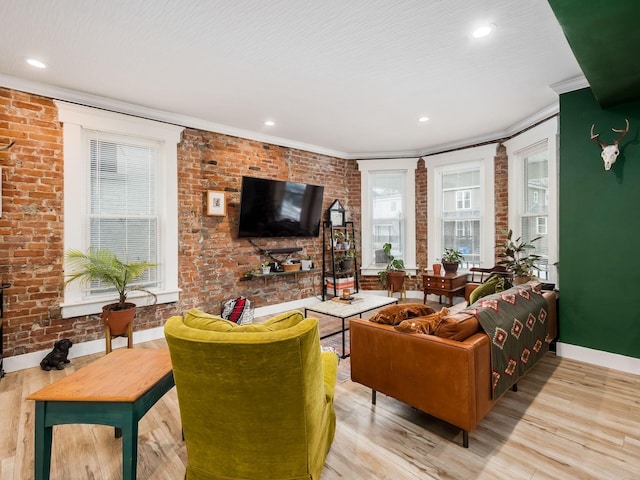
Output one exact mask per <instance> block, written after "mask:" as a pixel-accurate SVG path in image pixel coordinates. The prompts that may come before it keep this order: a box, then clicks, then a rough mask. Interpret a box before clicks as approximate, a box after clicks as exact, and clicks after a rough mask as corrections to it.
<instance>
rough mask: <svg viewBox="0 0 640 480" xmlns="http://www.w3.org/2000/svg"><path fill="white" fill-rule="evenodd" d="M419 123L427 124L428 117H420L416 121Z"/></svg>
mask: <svg viewBox="0 0 640 480" xmlns="http://www.w3.org/2000/svg"><path fill="white" fill-rule="evenodd" d="M418 121H419V122H428V121H429V117H420V118H419V119H418Z"/></svg>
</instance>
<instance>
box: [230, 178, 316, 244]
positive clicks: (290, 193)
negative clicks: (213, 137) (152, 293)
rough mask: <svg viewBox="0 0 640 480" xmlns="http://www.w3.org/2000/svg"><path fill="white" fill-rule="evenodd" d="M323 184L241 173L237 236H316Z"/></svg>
mask: <svg viewBox="0 0 640 480" xmlns="http://www.w3.org/2000/svg"><path fill="white" fill-rule="evenodd" d="M323 194H324V187H323V186H318V185H308V184H306V183H295V182H285V181H281V180H271V179H266V178H254V177H242V192H241V195H240V222H239V225H238V237H317V236H318V235H319V234H320V218H321V216H322V195H323Z"/></svg>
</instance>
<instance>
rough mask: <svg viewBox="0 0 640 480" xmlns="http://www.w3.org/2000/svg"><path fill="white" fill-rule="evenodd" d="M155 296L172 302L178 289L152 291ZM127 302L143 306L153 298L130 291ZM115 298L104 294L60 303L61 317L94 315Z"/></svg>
mask: <svg viewBox="0 0 640 480" xmlns="http://www.w3.org/2000/svg"><path fill="white" fill-rule="evenodd" d="M154 293H155V294H156V296H157V302H156V304H159V303H172V302H177V301H178V300H179V299H180V290H172V291H161V292H154ZM127 301H128V302H132V303H135V304H136V305H138V306H140V307H145V306H147V305H151V304H152V303H153V298H152V297H149V295H145V294H143V293H137V294H136V293H135V292H134V293H131V294H130V295H129V297H128V298H127ZM114 302H115V299H114V297H112V296H109V297H107V296H105V297H100V298H96V299H91V300H86V301H83V302H76V303H68V304H65V303H63V304H61V305H60V307H61V309H62V318H74V317H81V316H83V315H94V314H96V313H101V312H102V307H103V306H105V305H108V304H110V303H114Z"/></svg>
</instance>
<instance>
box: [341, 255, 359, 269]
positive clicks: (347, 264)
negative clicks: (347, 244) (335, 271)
mask: <svg viewBox="0 0 640 480" xmlns="http://www.w3.org/2000/svg"><path fill="white" fill-rule="evenodd" d="M355 257H356V253H355V252H354V251H353V250H349V251H348V252H347V253H345V254H344V256H343V257H342V261H341V262H340V267H341V270H351V268H352V267H353V259H354V258H355Z"/></svg>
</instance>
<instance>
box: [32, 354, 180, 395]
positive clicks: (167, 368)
mask: <svg viewBox="0 0 640 480" xmlns="http://www.w3.org/2000/svg"><path fill="white" fill-rule="evenodd" d="M171 369H172V367H171V357H170V356H169V350H168V349H149V348H119V349H117V350H114V351H113V352H111V353H110V354H108V355H106V356H104V357H102V358H100V359H99V360H96V361H95V362H93V363H91V364H89V365H87V366H86V367H83V368H81V369H80V370H78V371H76V372H74V373H72V374H71V375H69V376H67V377H64V378H62V379H60V380H58V381H56V382H54V383H52V384H50V385H47V386H46V387H44V388H42V389H40V390H38V391H37V392H34V393H32V394H31V395H29V396H28V397H27V400H46V401H63V402H83V401H84V402H134V401H135V400H137V399H138V398H140V396H141V395H142V394H144V393H145V392H147V391H148V390H149V389H150V388H151V387H153V386H154V385H155V384H156V383H157V382H158V381H159V380H161V379H162V378H163V377H164V376H165V375H167V374H168V373H169V372H171Z"/></svg>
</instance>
